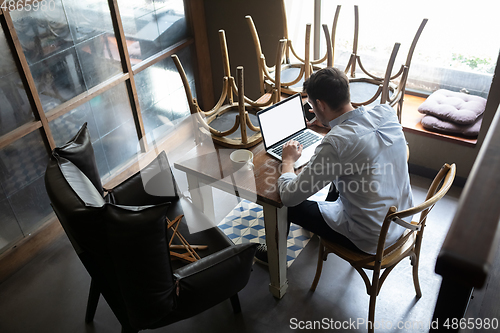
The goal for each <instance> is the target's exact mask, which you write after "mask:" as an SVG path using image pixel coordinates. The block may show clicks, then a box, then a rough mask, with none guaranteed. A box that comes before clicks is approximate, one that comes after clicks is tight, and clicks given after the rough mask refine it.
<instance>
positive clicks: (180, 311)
mask: <svg viewBox="0 0 500 333" xmlns="http://www.w3.org/2000/svg"><path fill="white" fill-rule="evenodd" d="M45 184H46V189H47V193H48V195H49V198H50V200H51V204H52V207H53V208H54V211H55V212H56V214H57V217H58V218H59V221H60V222H61V224H62V226H63V228H64V230H65V232H66V234H67V236H68V238H69V239H70V241H71V243H72V245H73V247H74V249H75V251H76V252H77V254H78V256H79V258H80V260H81V261H82V263H83V265H84V266H85V268H86V269H87V271H88V273H89V274H90V276H91V286H90V293H89V300H88V304H87V312H86V317H85V320H86V322H91V321H92V320H93V318H94V314H95V311H96V307H97V303H98V300H99V297H100V295H103V297H104V299H105V300H106V302H107V303H108V305H109V306H110V308H111V310H112V311H113V313H114V314H115V316H116V317H117V319H118V321H119V322H120V324H121V325H122V332H138V331H139V330H143V329H154V328H158V327H162V326H165V325H169V324H171V323H174V322H177V321H179V320H183V319H186V318H189V317H192V316H194V315H196V314H198V313H200V312H202V311H205V310H207V309H209V308H210V307H213V306H215V305H216V304H218V303H220V302H222V301H224V300H226V299H230V300H231V303H232V305H233V309H234V311H235V312H239V311H240V310H241V309H240V306H239V300H238V294H237V293H238V292H239V291H240V290H241V289H242V288H243V287H245V285H246V284H247V282H248V279H249V276H250V272H251V269H252V263H253V257H254V254H255V245H254V244H245V245H233V243H232V242H231V241H230V240H229V239H228V238H227V237H226V236H225V235H224V234H223V233H222V232H221V231H220V230H219V229H218V228H217V227H212V228H209V229H207V230H204V231H199V232H197V233H193V234H190V233H189V230H188V227H187V225H186V221H185V219H184V218H182V219H181V218H180V217H182V214H183V210H184V212H185V211H186V209H191V206H189V202H187V200H185V199H183V198H180V197H179V196H178V195H177V194H176V193H177V192H176V186H175V180H174V179H173V176H172V173H171V170H170V167H169V164H168V160H167V157H166V154H165V152H162V153H160V154H159V155H158V156H157V157H156V158H155V160H153V161H152V162H151V163H150V164H149V165H148V166H146V167H145V168H143V170H141V172H138V173H136V174H135V175H133V176H131V177H130V178H129V179H127V180H126V181H125V182H123V183H122V184H120V185H118V186H116V187H115V188H114V189H112V190H108V191H107V192H108V193H106V190H104V189H103V187H102V184H101V180H100V177H99V173H98V170H97V166H96V162H95V157H94V152H93V149H92V144H91V141H90V136H89V132H88V130H87V127H86V124H85V125H84V126H83V127H82V128H81V129H80V131H79V132H78V133H77V135H76V136H75V137H74V138H73V139H72V140H70V141H69V142H68V143H67V144H65V145H64V146H62V147H60V148H56V149H54V151H53V152H52V156H51V158H50V161H49V164H48V166H47V171H46V174H45ZM169 192H170V193H169ZM105 193H106V195H104V194H105ZM155 194H156V195H155ZM158 194H160V195H158ZM183 200H184V201H183ZM181 204H182V207H181ZM198 216H200V218H203V217H202V216H203V214H198ZM176 218H177V219H176ZM167 219H168V220H167ZM168 221H174V222H175V221H180V223H170V224H175V227H174V228H168V226H167V222H168ZM196 222H199V221H196ZM174 232H175V233H176V234H177V235H178V234H182V235H183V237H182V239H183V241H182V243H179V242H178V241H179V239H180V237H174V238H175V242H177V247H176V246H174V244H175V242H172V243H171V241H170V240H169V239H170V238H171V236H172V233H174ZM185 242H186V243H189V244H203V245H204V247H206V249H204V250H198V251H197V253H198V255H199V257H201V259H198V260H197V259H195V258H194V256H192V255H186V256H185V255H184V254H182V253H178V252H179V251H174V250H173V249H174V248H179V247H180V248H185V246H184V245H183V243H185ZM171 257H172V258H174V259H175V258H179V257H184V258H185V260H171Z"/></svg>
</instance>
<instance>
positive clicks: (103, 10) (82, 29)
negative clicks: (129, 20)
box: [63, 0, 114, 44]
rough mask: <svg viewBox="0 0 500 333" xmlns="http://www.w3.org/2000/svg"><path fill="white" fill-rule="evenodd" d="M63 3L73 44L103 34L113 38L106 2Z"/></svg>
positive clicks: (103, 0)
mask: <svg viewBox="0 0 500 333" xmlns="http://www.w3.org/2000/svg"><path fill="white" fill-rule="evenodd" d="M63 3H64V9H65V12H66V15H67V18H68V23H69V28H70V30H71V35H72V38H73V42H74V43H75V44H78V43H82V42H84V41H86V40H89V39H91V38H94V37H97V36H100V35H103V34H104V35H108V36H113V37H114V30H113V23H112V21H111V14H110V12H109V5H108V2H107V1H106V0H93V1H79V0H63Z"/></svg>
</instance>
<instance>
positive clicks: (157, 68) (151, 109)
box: [135, 46, 196, 134]
mask: <svg viewBox="0 0 500 333" xmlns="http://www.w3.org/2000/svg"><path fill="white" fill-rule="evenodd" d="M192 51H193V48H192V47H191V46H189V47H187V48H184V49H182V50H181V51H180V52H179V53H178V54H177V55H178V56H179V58H180V60H181V63H182V65H183V67H184V70H185V71H186V75H187V77H188V80H189V81H190V86H191V89H192V93H193V95H194V96H196V90H195V89H194V76H193V63H192V59H191V53H192ZM135 82H136V85H137V94H138V97H139V104H140V106H141V113H142V118H143V121H144V127H145V131H146V133H147V134H150V133H151V132H152V131H153V130H154V129H156V128H158V127H160V126H162V125H165V124H172V122H173V121H175V120H176V119H179V118H182V117H185V116H187V115H188V114H189V105H188V103H187V99H186V93H185V91H184V86H183V84H182V80H181V78H180V75H179V73H178V72H177V68H176V67H175V65H174V63H173V61H172V59H171V58H166V59H164V60H163V61H161V62H159V63H157V64H155V65H154V66H151V67H149V68H147V69H145V70H143V71H142V72H140V73H138V74H137V75H135Z"/></svg>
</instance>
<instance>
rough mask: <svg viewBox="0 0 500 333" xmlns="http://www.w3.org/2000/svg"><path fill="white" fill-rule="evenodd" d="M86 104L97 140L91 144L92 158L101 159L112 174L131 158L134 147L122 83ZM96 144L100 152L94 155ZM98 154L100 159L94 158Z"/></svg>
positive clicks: (130, 116)
mask: <svg viewBox="0 0 500 333" xmlns="http://www.w3.org/2000/svg"><path fill="white" fill-rule="evenodd" d="M89 105H90V107H91V109H92V113H93V115H94V119H95V122H96V127H97V133H98V139H99V140H96V141H94V150H95V153H96V159H98V158H101V159H104V160H105V161H106V162H107V166H108V170H110V171H111V172H113V170H114V169H116V168H118V167H120V166H122V165H123V164H124V163H127V162H128V161H130V160H131V159H132V158H134V157H135V155H136V154H137V147H138V144H137V143H138V136H137V131H136V129H135V123H134V119H133V117H132V110H131V108H130V102H129V98H128V96H127V90H126V87H125V83H122V84H120V85H118V86H116V87H113V88H111V89H110V90H108V91H106V92H104V93H103V94H101V95H99V96H97V97H95V98H93V99H92V100H91V101H90V102H89ZM98 141H100V142H98ZM99 144H100V145H101V147H102V152H97V150H99V149H100V148H101V147H100V146H99ZM101 153H102V156H101V157H98V154H101ZM99 163H102V162H100V161H98V165H99ZM101 169H106V168H103V166H102V165H101V167H100V169H99V170H100V171H101ZM103 177H105V175H103V174H102V173H101V178H103Z"/></svg>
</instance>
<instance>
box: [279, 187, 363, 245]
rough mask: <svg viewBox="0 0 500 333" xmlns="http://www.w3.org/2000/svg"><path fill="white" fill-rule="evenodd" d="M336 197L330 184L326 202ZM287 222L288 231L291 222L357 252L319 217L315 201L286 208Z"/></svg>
mask: <svg viewBox="0 0 500 333" xmlns="http://www.w3.org/2000/svg"><path fill="white" fill-rule="evenodd" d="M338 197H339V194H338V192H337V190H336V188H335V186H334V185H333V184H332V185H331V188H330V191H329V192H328V196H327V197H326V201H335V200H337V198H338ZM287 220H288V231H290V223H292V222H293V223H295V224H297V225H300V226H301V227H303V228H304V229H306V230H309V231H311V232H313V233H315V234H316V235H318V236H320V237H321V238H324V239H326V240H328V241H330V242H333V243H337V244H340V245H342V246H345V247H347V248H350V249H356V250H357V247H356V246H355V245H354V244H353V243H352V242H351V241H350V240H349V239H348V238H347V237H345V236H344V235H341V234H339V233H338V232H336V231H334V230H333V229H332V228H330V226H329V225H328V224H327V223H326V221H325V219H324V218H323V216H322V215H321V212H320V211H319V207H318V203H317V202H316V201H310V200H306V201H304V202H302V203H300V204H298V205H297V206H294V207H288V218H287Z"/></svg>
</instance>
